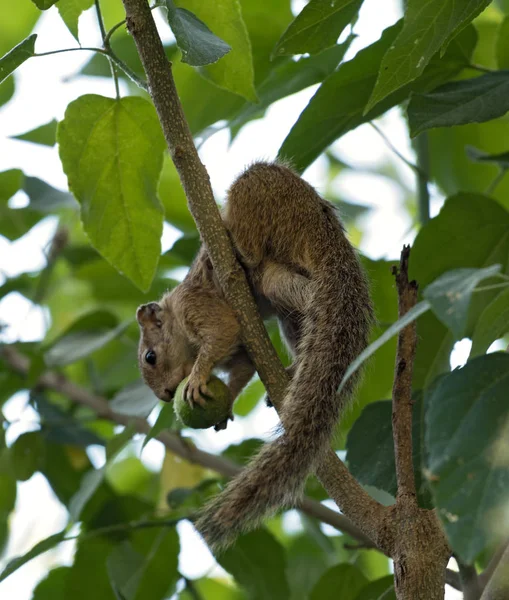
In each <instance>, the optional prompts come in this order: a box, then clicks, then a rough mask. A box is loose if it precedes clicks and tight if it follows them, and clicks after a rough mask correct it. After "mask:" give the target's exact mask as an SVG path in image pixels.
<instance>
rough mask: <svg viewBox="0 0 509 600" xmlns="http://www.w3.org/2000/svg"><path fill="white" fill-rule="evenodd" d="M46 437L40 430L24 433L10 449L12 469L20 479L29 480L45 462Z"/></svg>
mask: <svg viewBox="0 0 509 600" xmlns="http://www.w3.org/2000/svg"><path fill="white" fill-rule="evenodd" d="M44 450H45V448H44V439H43V437H42V435H41V433H40V431H29V432H27V433H22V434H21V435H20V436H19V437H18V438H17V439H16V441H15V442H14V444H12V446H11V447H10V449H9V454H10V461H11V465H12V470H13V472H14V474H15V476H16V479H17V480H18V481H27V480H28V479H30V477H32V475H33V474H34V473H35V472H36V471H37V470H39V468H40V467H41V465H42V464H43V462H44Z"/></svg>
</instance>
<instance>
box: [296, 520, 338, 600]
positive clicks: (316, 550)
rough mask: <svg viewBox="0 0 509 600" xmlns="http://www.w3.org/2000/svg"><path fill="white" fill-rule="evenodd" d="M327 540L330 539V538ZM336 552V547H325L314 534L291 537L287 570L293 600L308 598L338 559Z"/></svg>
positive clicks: (305, 599) (306, 599)
mask: <svg viewBox="0 0 509 600" xmlns="http://www.w3.org/2000/svg"><path fill="white" fill-rule="evenodd" d="M319 531H320V530H319ZM322 535H323V534H322ZM326 540H327V541H329V540H328V538H326ZM335 553H336V552H335V550H334V548H332V549H326V548H324V547H323V545H322V544H320V542H318V541H317V540H316V539H314V538H313V537H312V535H298V536H292V537H291V539H290V542H289V545H288V548H287V555H288V567H287V569H286V572H287V574H288V582H289V583H290V587H291V591H292V595H291V598H292V600H308V598H309V594H310V592H311V590H312V589H313V588H314V587H315V585H316V583H317V581H318V580H319V579H320V577H321V576H322V575H323V573H324V572H325V571H326V570H327V569H328V568H329V567H330V566H332V563H333V561H334V560H337V558H336V556H335Z"/></svg>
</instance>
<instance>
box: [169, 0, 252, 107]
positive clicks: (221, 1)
mask: <svg viewBox="0 0 509 600" xmlns="http://www.w3.org/2000/svg"><path fill="white" fill-rule="evenodd" d="M175 4H176V5H177V6H178V7H181V8H185V9H187V10H189V11H191V12H192V13H193V14H195V15H196V16H197V17H198V18H199V19H200V20H201V21H203V22H204V23H207V26H208V27H210V29H211V30H212V31H213V32H214V33H215V35H217V36H219V37H220V38H221V39H222V40H224V41H225V42H226V43H227V44H228V45H229V46H230V47H231V52H229V53H228V55H227V56H225V57H224V58H223V59H222V60H220V61H219V62H218V63H216V64H214V65H209V66H207V67H204V70H203V73H204V74H205V75H206V76H207V77H208V78H209V79H210V80H211V81H213V82H214V83H215V84H216V85H218V86H219V87H222V88H224V89H227V90H228V91H230V92H233V93H235V94H239V95H240V96H243V97H244V98H246V99H247V100H251V101H253V102H256V92H255V89H254V70H253V57H252V54H251V44H250V42H249V36H248V33H247V29H246V26H245V24H244V21H243V19H242V14H241V10H240V5H239V2H238V0H218V1H217V2H214V3H209V2H201V0H177V1H176V2H175Z"/></svg>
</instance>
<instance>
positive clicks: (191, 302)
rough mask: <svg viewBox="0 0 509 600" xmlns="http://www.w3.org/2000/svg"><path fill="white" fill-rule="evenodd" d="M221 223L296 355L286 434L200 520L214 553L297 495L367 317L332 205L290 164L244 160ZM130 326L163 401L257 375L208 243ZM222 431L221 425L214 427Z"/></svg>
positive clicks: (323, 441)
mask: <svg viewBox="0 0 509 600" xmlns="http://www.w3.org/2000/svg"><path fill="white" fill-rule="evenodd" d="M223 220H224V222H225V225H226V228H227V229H228V231H229V233H230V235H231V239H232V242H233V245H234V248H235V251H236V253H237V256H238V258H239V260H240V262H241V263H242V265H243V267H244V268H245V270H246V274H247V276H248V280H249V282H250V285H251V288H252V291H253V294H254V297H255V299H256V301H257V303H258V306H259V308H260V312H261V314H262V317H264V318H266V317H268V316H271V315H274V314H275V315H276V316H277V318H278V320H279V323H280V327H281V330H282V333H283V337H284V338H285V341H286V343H287V345H288V346H289V349H290V351H291V352H292V354H293V355H294V357H295V360H294V362H293V364H292V365H291V367H290V368H289V372H290V375H291V380H290V383H289V385H288V388H287V391H286V393H285V397H284V400H283V405H282V408H281V410H280V419H281V429H282V433H281V435H280V436H279V437H278V438H276V439H275V440H274V441H271V442H269V443H267V444H265V445H264V446H263V447H262V449H261V450H260V452H259V453H258V454H257V455H256V456H255V457H254V458H253V459H252V460H251V462H250V463H249V464H248V465H247V467H246V468H245V469H244V470H243V471H242V472H241V473H240V474H239V475H238V476H237V477H235V478H234V479H233V480H232V481H231V482H230V483H228V485H227V486H226V488H225V489H224V490H223V491H222V492H221V493H220V494H218V495H217V496H216V497H215V498H213V499H212V500H211V501H210V502H209V503H208V504H207V505H205V507H204V509H203V511H202V514H201V516H199V518H198V520H197V522H196V528H197V529H198V531H199V532H200V533H201V535H202V536H203V537H204V539H205V541H206V542H207V543H208V544H209V546H210V547H211V548H212V549H213V550H215V551H218V550H222V549H225V548H226V547H227V546H229V545H230V544H231V543H233V541H234V540H235V539H236V537H237V536H238V535H239V534H240V533H241V532H243V531H247V530H248V529H252V528H254V527H255V526H256V525H257V524H258V523H259V522H260V521H261V520H262V518H263V517H265V516H268V515H270V514H272V513H274V512H275V511H276V510H277V509H278V508H280V507H282V506H288V505H293V504H294V503H295V502H296V501H297V500H298V498H299V496H300V495H301V493H302V491H303V487H304V483H305V480H306V476H307V475H308V474H309V473H310V472H312V471H314V469H315V468H316V467H317V464H318V461H319V459H320V458H321V456H322V455H323V453H324V452H325V450H326V449H327V447H328V445H329V443H330V439H331V437H332V435H333V432H334V429H335V426H336V423H337V420H338V418H339V416H340V413H341V410H342V409H343V407H344V405H345V402H346V400H347V399H348V398H349V397H350V396H351V394H352V392H353V389H354V387H355V382H356V377H355V376H354V377H352V378H350V380H349V381H348V383H347V385H346V386H345V388H344V390H343V391H342V393H341V394H339V395H337V394H336V391H337V388H338V386H339V384H340V382H341V380H342V378H343V376H344V374H345V371H346V369H347V367H348V366H349V364H350V363H351V362H352V361H353V360H354V359H355V358H356V356H357V355H358V354H359V353H360V352H361V351H362V350H363V349H364V348H365V347H366V345H367V343H368V336H369V332H370V327H371V323H372V321H373V309H372V306H371V300H370V295H369V289H368V284H367V280H366V277H365V275H364V272H363V269H362V267H361V265H360V262H359V260H358V258H357V255H356V252H355V251H354V249H353V247H352V246H351V244H350V242H349V241H348V240H347V238H346V236H345V233H344V228H343V226H342V224H341V222H340V220H339V218H338V216H337V214H336V211H335V209H334V207H333V206H332V205H331V204H330V203H329V202H327V201H326V200H324V199H323V198H321V197H320V196H319V195H318V193H317V192H316V191H315V189H314V188H313V187H312V186H311V185H309V184H308V183H307V182H305V181H304V180H303V179H302V178H301V177H300V176H299V175H297V174H296V173H295V172H294V171H293V170H292V169H291V168H290V167H288V166H286V165H284V164H281V163H267V162H257V163H254V164H253V165H251V166H250V167H249V168H248V169H247V170H246V171H244V173H242V174H241V175H240V176H239V177H238V178H237V179H236V180H235V181H234V183H233V184H232V185H231V187H230V189H229V191H228V194H227V201H226V205H225V209H224V213H223ZM137 319H138V322H139V324H140V329H141V338H140V345H139V353H138V357H139V364H140V368H141V372H142V374H143V377H144V379H145V381H146V383H147V384H148V385H149V386H150V387H151V388H152V390H153V391H154V392H155V394H156V395H157V396H158V397H159V398H161V399H163V400H166V401H169V400H171V398H172V397H173V394H174V392H175V389H176V387H177V386H178V384H179V383H180V382H181V381H182V379H184V378H185V377H187V376H189V381H188V384H187V386H186V388H185V390H184V393H185V397H186V399H187V401H188V402H190V403H191V405H192V404H193V403H198V404H201V405H203V403H204V402H205V399H204V398H203V396H204V395H205V394H206V393H207V381H208V379H209V377H210V374H211V370H212V368H213V367H219V368H222V369H223V370H225V371H226V372H227V373H228V374H229V381H228V385H229V388H230V390H231V394H232V403H233V400H234V399H235V398H236V397H237V396H238V394H239V393H240V391H241V390H242V388H243V387H244V386H245V385H246V384H247V383H248V381H249V380H250V379H251V377H252V376H253V374H254V371H255V369H254V366H253V364H252V362H251V360H250V359H249V356H248V354H247V352H246V350H245V348H244V347H243V345H242V340H241V336H240V326H239V324H238V321H237V319H236V316H235V313H234V312H233V310H232V309H231V308H230V307H229V305H228V304H227V303H226V301H225V299H224V296H223V293H222V291H221V289H220V288H219V285H218V282H217V279H216V277H215V275H214V270H213V267H212V264H211V262H210V259H209V258H208V254H207V252H206V250H205V249H204V248H203V246H202V248H201V249H200V251H199V253H198V256H197V258H196V260H195V261H194V263H193V265H192V267H191V269H190V270H189V272H188V274H187V276H186V277H185V279H184V280H183V281H182V282H181V283H180V284H179V285H177V286H176V288H175V289H174V290H172V291H171V292H170V293H167V294H166V295H164V297H163V298H162V300H161V301H160V302H159V303H155V302H151V303H149V304H146V305H143V306H141V307H140V308H139V309H138V311H137ZM231 418H232V417H231ZM223 427H226V422H224V423H221V424H218V428H223Z"/></svg>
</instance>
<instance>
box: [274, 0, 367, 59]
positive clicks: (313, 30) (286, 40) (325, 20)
mask: <svg viewBox="0 0 509 600" xmlns="http://www.w3.org/2000/svg"><path fill="white" fill-rule="evenodd" d="M361 4H362V0H336V1H335V2H331V1H330V0H311V1H310V2H308V4H306V6H304V8H303V9H302V11H301V12H300V13H299V15H297V17H296V18H295V19H294V21H292V22H291V23H290V25H289V27H288V29H287V30H286V31H285V32H284V34H283V35H282V36H281V39H280V40H279V42H278V43H277V46H276V47H275V49H274V54H279V55H282V54H306V53H308V54H318V53H319V52H322V50H325V49H326V48H330V46H333V45H334V44H335V43H336V41H337V39H338V38H339V36H340V35H341V32H342V31H343V29H344V28H345V27H346V26H347V25H348V24H349V23H351V22H352V20H353V19H354V18H355V16H356V15H357V13H358V12H359V8H360V6H361Z"/></svg>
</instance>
